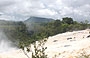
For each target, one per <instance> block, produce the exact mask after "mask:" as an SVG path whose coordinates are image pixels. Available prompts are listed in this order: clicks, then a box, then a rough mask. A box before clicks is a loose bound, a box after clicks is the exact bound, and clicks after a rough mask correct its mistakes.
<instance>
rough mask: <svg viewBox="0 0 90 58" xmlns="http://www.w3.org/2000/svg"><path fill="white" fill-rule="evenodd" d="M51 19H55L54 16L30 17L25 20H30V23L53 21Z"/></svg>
mask: <svg viewBox="0 0 90 58" xmlns="http://www.w3.org/2000/svg"><path fill="white" fill-rule="evenodd" d="M51 21H53V19H52V18H43V17H30V18H29V19H27V20H26V21H25V22H29V23H44V22H51Z"/></svg>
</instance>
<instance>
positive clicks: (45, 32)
mask: <svg viewBox="0 0 90 58" xmlns="http://www.w3.org/2000/svg"><path fill="white" fill-rule="evenodd" d="M1 22H3V23H2V24H0V29H2V30H3V31H4V32H5V34H6V35H7V37H8V38H9V39H10V40H12V41H13V43H15V45H17V46H18V47H21V46H28V45H29V44H30V43H33V42H35V41H38V40H41V39H43V38H48V37H49V36H53V35H56V34H59V33H63V32H67V31H73V30H83V29H86V28H90V24H88V21H86V20H85V22H77V21H74V20H73V19H72V18H69V17H65V18H63V19H62V21H61V20H59V19H58V20H52V21H49V22H33V23H31V22H30V25H28V26H27V24H25V23H24V22H12V21H8V22H6V21H1ZM25 22H26V21H25ZM28 23H29V22H28ZM29 26H30V27H31V29H28V27H29ZM30 27H29V28H30Z"/></svg>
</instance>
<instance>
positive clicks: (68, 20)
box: [62, 17, 73, 24]
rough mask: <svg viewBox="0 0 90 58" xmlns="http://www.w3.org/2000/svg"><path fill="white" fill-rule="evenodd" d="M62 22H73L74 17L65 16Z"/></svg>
mask: <svg viewBox="0 0 90 58" xmlns="http://www.w3.org/2000/svg"><path fill="white" fill-rule="evenodd" d="M62 19H63V20H62V22H63V23H67V24H73V19H72V18H69V17H65V18H62Z"/></svg>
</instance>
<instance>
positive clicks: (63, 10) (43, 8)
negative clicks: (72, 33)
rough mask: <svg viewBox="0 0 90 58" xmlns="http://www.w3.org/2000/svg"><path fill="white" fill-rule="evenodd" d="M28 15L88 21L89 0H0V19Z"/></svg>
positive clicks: (22, 18) (89, 17) (23, 18)
mask: <svg viewBox="0 0 90 58" xmlns="http://www.w3.org/2000/svg"><path fill="white" fill-rule="evenodd" d="M30 16H38V17H45V18H54V19H61V18H63V17H72V18H73V19H74V20H78V21H83V20H88V21H90V0H0V20H15V21H20V20H26V19H28V18H29V17H30Z"/></svg>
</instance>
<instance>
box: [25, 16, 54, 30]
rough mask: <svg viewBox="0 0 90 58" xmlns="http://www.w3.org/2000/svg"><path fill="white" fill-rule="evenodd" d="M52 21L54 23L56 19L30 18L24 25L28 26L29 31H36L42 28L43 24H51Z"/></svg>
mask: <svg viewBox="0 0 90 58" xmlns="http://www.w3.org/2000/svg"><path fill="white" fill-rule="evenodd" d="M51 21H54V19H52V18H43V17H30V18H28V19H27V20H25V21H24V23H25V24H26V26H27V28H28V30H29V31H31V30H35V31H36V30H38V29H40V28H41V27H42V26H41V25H40V24H41V23H42V24H43V23H47V22H51Z"/></svg>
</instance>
